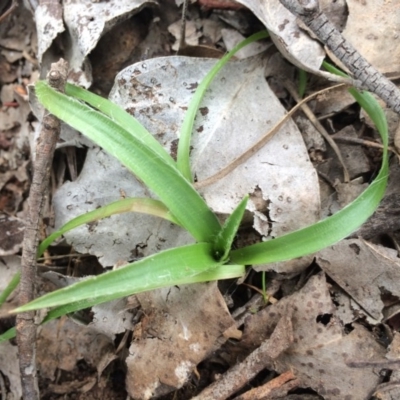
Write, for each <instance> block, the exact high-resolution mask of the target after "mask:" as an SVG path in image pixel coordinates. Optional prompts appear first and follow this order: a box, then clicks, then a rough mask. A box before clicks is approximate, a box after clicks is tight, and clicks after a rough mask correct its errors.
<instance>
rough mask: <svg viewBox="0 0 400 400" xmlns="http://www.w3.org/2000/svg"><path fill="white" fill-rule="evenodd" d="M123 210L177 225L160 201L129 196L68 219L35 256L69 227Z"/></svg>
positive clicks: (40, 247)
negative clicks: (158, 218) (162, 219)
mask: <svg viewBox="0 0 400 400" xmlns="http://www.w3.org/2000/svg"><path fill="white" fill-rule="evenodd" d="M125 212H139V213H144V214H150V215H154V216H156V217H160V218H164V219H166V220H168V221H171V222H172V223H174V224H177V225H179V223H178V221H177V220H176V219H175V218H174V216H173V215H172V214H171V213H170V212H169V211H168V209H167V207H165V205H164V204H163V203H161V201H159V200H154V199H149V198H138V197H130V198H128V199H123V200H117V201H115V202H113V203H110V204H107V205H106V206H104V207H100V208H96V209H95V210H93V211H90V212H87V213H86V214H83V215H79V216H78V217H76V218H74V219H72V220H71V221H68V222H67V223H66V224H65V225H63V226H62V227H61V228H60V229H58V230H57V231H56V232H53V233H52V234H51V235H50V236H48V237H47V238H46V239H45V240H43V242H42V243H40V246H39V248H38V254H37V256H38V257H40V256H41V255H42V254H43V252H44V251H45V250H46V249H47V248H48V247H49V246H50V245H51V243H53V242H54V240H56V239H58V238H59V237H61V236H62V235H64V233H66V232H69V231H70V230H71V229H74V228H77V227H78V226H81V225H84V224H87V223H89V222H93V221H97V220H99V219H103V218H107V217H110V216H111V215H115V214H121V213H125ZM0 304H1V303H0Z"/></svg>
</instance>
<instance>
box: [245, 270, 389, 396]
mask: <svg viewBox="0 0 400 400" xmlns="http://www.w3.org/2000/svg"><path fill="white" fill-rule="evenodd" d="M288 310H290V311H291V312H293V314H292V323H293V332H294V340H293V344H292V346H290V348H289V349H288V350H287V351H285V352H283V353H282V354H281V355H280V356H279V357H278V359H277V360H276V362H275V369H276V371H278V372H283V371H286V370H288V369H290V370H292V371H293V372H294V374H295V375H296V377H298V378H299V379H300V380H301V386H302V387H311V388H312V389H314V390H315V391H317V392H318V393H319V394H320V395H322V396H323V397H324V399H325V400H334V399H335V400H336V399H338V398H341V399H347V398H349V399H353V400H364V399H366V398H368V395H369V394H370V392H371V391H372V390H373V389H374V388H375V387H376V385H377V384H378V383H379V381H380V378H379V376H378V375H377V374H376V373H375V372H374V371H373V369H372V368H363V369H355V368H350V367H348V366H347V365H346V360H348V359H352V358H356V359H358V358H359V355H360V354H363V358H365V359H374V358H375V359H379V358H382V357H383V355H384V353H385V351H384V349H383V348H382V347H381V346H380V345H378V343H377V342H376V341H375V339H374V338H373V336H372V334H371V333H370V332H369V331H367V330H366V329H365V328H364V327H362V326H360V325H358V324H353V328H354V330H353V331H352V332H350V333H349V334H346V333H345V331H344V329H343V326H342V324H341V321H340V320H339V319H338V317H337V316H336V310H335V306H334V304H333V303H332V300H331V298H330V294H329V287H328V284H327V283H326V279H325V276H324V274H319V275H316V276H313V277H312V278H311V279H310V280H309V281H308V282H307V284H306V285H305V286H304V287H303V288H302V289H301V290H300V291H298V292H296V293H294V294H293V295H291V296H288V297H285V298H283V299H282V300H280V301H279V302H278V303H276V304H275V305H272V306H270V307H267V308H266V309H264V310H263V311H261V312H260V313H258V314H257V315H254V316H251V317H250V318H249V319H248V320H247V321H246V324H245V325H246V326H245V331H244V334H243V340H242V342H243V343H242V346H244V347H248V348H249V349H253V348H255V347H256V346H258V345H259V344H260V343H261V341H262V340H265V339H268V337H269V336H270V335H271V333H272V331H273V327H274V326H275V325H276V324H277V322H278V320H279V319H280V317H281V316H282V315H285V314H286V313H288ZM347 396H348V397H347Z"/></svg>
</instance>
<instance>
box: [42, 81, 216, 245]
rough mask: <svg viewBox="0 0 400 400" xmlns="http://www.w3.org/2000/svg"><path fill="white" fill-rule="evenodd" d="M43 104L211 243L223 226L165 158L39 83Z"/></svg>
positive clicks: (197, 236) (102, 117)
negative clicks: (116, 160)
mask: <svg viewBox="0 0 400 400" xmlns="http://www.w3.org/2000/svg"><path fill="white" fill-rule="evenodd" d="M36 95H37V97H38V99H39V100H40V102H41V103H42V104H43V105H44V106H45V108H46V109H48V110H49V111H50V112H51V113H53V114H54V115H55V116H56V117H58V118H60V119H61V120H63V121H65V122H66V123H67V124H69V125H71V126H72V127H73V128H75V129H77V130H79V131H80V132H82V133H83V134H84V135H85V136H87V137H88V138H89V139H91V140H92V141H93V142H95V143H96V144H97V145H99V146H101V147H102V148H103V149H104V150H106V151H107V152H108V153H110V154H111V155H112V156H114V157H116V158H117V159H118V160H119V161H120V162H121V163H122V164H124V165H125V166H126V167H127V168H128V169H130V170H131V171H132V172H133V173H134V174H135V175H136V176H137V177H138V178H139V179H140V180H142V181H143V182H144V184H145V185H146V186H147V187H149V188H150V189H151V190H152V191H153V192H154V193H155V194H156V195H157V196H158V197H159V198H160V200H161V201H162V202H163V203H164V204H165V205H166V206H167V208H168V209H169V210H170V211H171V213H172V214H173V215H174V217H175V218H176V219H177V221H179V223H180V225H182V226H183V227H184V228H185V229H187V230H188V231H189V232H190V233H191V234H192V235H193V237H194V238H195V239H196V240H197V241H199V242H207V241H211V240H212V238H214V237H215V236H216V235H217V234H218V232H219V230H220V228H221V226H220V224H219V222H218V219H217V217H216V216H215V214H214V213H213V212H212V211H211V210H210V209H209V208H208V206H207V204H206V203H205V201H204V200H203V199H202V198H201V196H200V195H199V194H198V193H197V192H196V190H195V189H194V188H193V186H192V185H191V184H190V183H189V182H188V181H187V180H186V179H185V178H184V177H183V176H182V175H181V174H180V173H179V171H178V170H177V169H176V168H174V167H172V166H171V165H170V164H167V163H166V162H165V161H164V159H162V158H160V157H159V155H158V154H157V153H155V152H153V151H152V149H151V148H149V147H148V146H146V145H144V144H143V142H142V141H140V140H138V139H137V138H136V137H134V136H133V135H131V134H130V133H129V132H127V131H126V130H125V129H123V128H122V127H121V126H120V125H118V124H117V123H116V122H115V121H113V120H111V119H110V118H109V117H107V116H105V115H104V114H102V113H100V112H98V111H95V110H93V109H92V108H91V107H89V106H88V105H86V104H83V103H81V102H80V101H78V100H75V99H73V98H71V97H68V96H66V95H64V94H62V93H59V92H57V91H55V90H53V89H52V88H50V87H49V86H48V85H47V84H46V83H45V82H43V81H40V82H37V83H36Z"/></svg>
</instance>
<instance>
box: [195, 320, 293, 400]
mask: <svg viewBox="0 0 400 400" xmlns="http://www.w3.org/2000/svg"><path fill="white" fill-rule="evenodd" d="M292 329H293V327H292V323H291V319H290V316H288V315H286V316H284V317H282V318H281V319H280V320H279V322H278V324H277V325H276V327H275V330H274V331H273V332H272V335H271V337H270V338H269V339H268V340H266V341H264V342H263V343H262V344H261V346H260V347H258V348H257V349H256V350H254V351H253V352H252V353H251V354H250V355H249V356H248V357H247V358H246V359H245V360H243V362H241V363H239V364H236V365H235V366H234V367H232V368H231V369H230V370H228V371H227V372H226V373H225V374H224V375H223V376H222V377H221V378H220V379H219V380H218V381H215V382H214V383H212V384H211V385H210V386H208V387H207V388H205V389H204V390H203V391H202V392H201V393H200V394H199V395H197V396H195V397H194V398H193V399H192V400H211V399H212V400H223V399H226V398H228V397H229V396H231V395H232V394H234V393H235V392H237V391H238V390H240V389H241V388H242V387H243V386H244V385H246V384H247V383H248V382H249V381H250V380H251V379H252V378H254V377H255V376H256V375H257V374H258V373H259V372H260V371H262V370H263V369H264V368H268V369H271V370H273V369H274V361H275V360H276V359H277V358H278V357H279V355H280V354H281V353H282V352H283V351H285V350H287V349H288V347H290V345H291V344H292V343H293V330H292Z"/></svg>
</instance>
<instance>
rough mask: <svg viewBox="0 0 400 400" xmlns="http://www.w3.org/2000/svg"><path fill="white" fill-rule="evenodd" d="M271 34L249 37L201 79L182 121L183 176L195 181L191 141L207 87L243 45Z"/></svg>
mask: <svg viewBox="0 0 400 400" xmlns="http://www.w3.org/2000/svg"><path fill="white" fill-rule="evenodd" d="M268 36H269V34H268V32H267V31H262V32H258V33H255V34H254V35H252V36H250V37H248V38H247V39H245V40H243V41H242V42H240V43H239V44H238V45H237V46H235V47H234V48H233V49H232V50H231V51H230V52H229V53H227V54H225V56H224V57H222V58H221V59H220V60H219V61H218V62H217V63H216V64H215V65H214V67H213V68H212V69H211V71H210V72H209V73H208V74H207V75H206V76H205V78H204V79H203V80H202V81H201V83H200V84H199V86H198V87H197V89H196V92H195V93H194V95H193V98H192V100H191V101H190V104H189V107H188V109H187V111H186V113H185V118H184V120H183V123H182V127H181V131H180V135H179V143H178V152H177V160H176V163H177V165H178V169H179V170H180V171H181V172H182V174H183V176H184V177H185V178H186V179H187V180H188V181H189V182H193V177H192V172H191V168H190V159H189V156H190V142H191V138H192V131H193V125H194V121H195V119H196V114H197V112H198V110H199V107H200V103H201V100H202V99H203V97H204V95H205V93H206V90H207V88H208V87H209V86H210V83H211V82H212V80H213V79H214V78H215V76H216V75H217V74H218V72H219V71H220V70H221V68H222V67H223V66H224V65H225V64H226V63H227V62H228V61H229V60H230V59H231V58H232V57H233V56H234V55H235V54H236V53H237V52H238V51H239V50H240V49H242V48H243V47H245V46H247V45H248V44H250V43H253V42H256V41H257V40H261V39H265V38H267V37H268Z"/></svg>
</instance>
